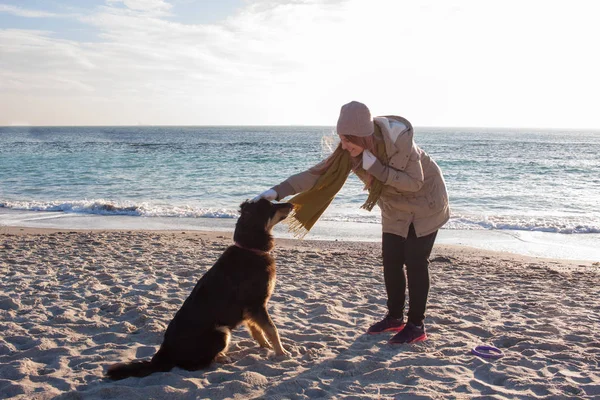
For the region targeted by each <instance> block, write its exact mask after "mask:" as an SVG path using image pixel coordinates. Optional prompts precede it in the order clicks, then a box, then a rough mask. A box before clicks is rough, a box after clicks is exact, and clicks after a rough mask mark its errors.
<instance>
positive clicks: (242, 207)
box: [240, 200, 250, 214]
mask: <svg viewBox="0 0 600 400" xmlns="http://www.w3.org/2000/svg"><path fill="white" fill-rule="evenodd" d="M249 204H250V201H249V200H246V201H244V202H243V203H242V204H240V214H243V213H244V209H245V208H247V207H248V205H249Z"/></svg>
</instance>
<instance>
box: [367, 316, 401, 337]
mask: <svg viewBox="0 0 600 400" xmlns="http://www.w3.org/2000/svg"><path fill="white" fill-rule="evenodd" d="M402 329H404V319H403V318H394V317H390V316H389V315H386V316H385V318H383V319H382V320H381V321H379V322H377V323H375V324H373V325H371V326H370V327H369V329H368V330H367V333H368V334H370V335H375V334H377V333H383V332H400V331H402Z"/></svg>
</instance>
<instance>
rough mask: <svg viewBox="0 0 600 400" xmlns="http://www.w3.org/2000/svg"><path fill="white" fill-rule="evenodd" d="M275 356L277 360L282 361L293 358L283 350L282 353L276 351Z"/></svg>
mask: <svg viewBox="0 0 600 400" xmlns="http://www.w3.org/2000/svg"><path fill="white" fill-rule="evenodd" d="M275 356H276V358H277V359H281V360H287V359H290V358H292V354H291V353H290V352H289V351H287V350H285V349H281V350H280V351H276V352H275Z"/></svg>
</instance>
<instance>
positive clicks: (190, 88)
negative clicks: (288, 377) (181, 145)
mask: <svg viewBox="0 0 600 400" xmlns="http://www.w3.org/2000/svg"><path fill="white" fill-rule="evenodd" d="M598 15H600V2H598V1H595V0H564V1H561V0H557V1H555V0H516V1H515V0H502V1H499V0H496V1H494V0H488V1H482V0H421V1H414V0H410V1H405V0H280V1H276V0H213V1H208V0H207V1H203V0H64V1H59V0H0V126H10V125H327V126H333V125H335V123H336V121H337V117H338V114H339V109H340V107H341V105H343V104H344V103H347V102H349V101H352V100H357V101H361V102H363V103H365V104H367V105H368V106H369V108H370V109H371V112H372V114H373V115H390V114H392V115H402V116H404V117H405V118H407V119H409V120H410V121H411V122H412V123H413V125H415V126H455V127H523V128H561V129H564V128H573V129H600V112H599V110H600V51H599V50H598V48H599V44H598V43H599V41H598V38H600V24H599V23H598V21H597V18H598Z"/></svg>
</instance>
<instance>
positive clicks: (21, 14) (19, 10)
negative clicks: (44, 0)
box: [0, 4, 62, 18]
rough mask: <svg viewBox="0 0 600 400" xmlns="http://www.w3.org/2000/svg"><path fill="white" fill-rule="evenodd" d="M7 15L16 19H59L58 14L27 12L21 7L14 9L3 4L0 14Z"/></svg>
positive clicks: (0, 7) (39, 11)
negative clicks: (14, 16)
mask: <svg viewBox="0 0 600 400" xmlns="http://www.w3.org/2000/svg"><path fill="white" fill-rule="evenodd" d="M3 12H4V13H7V14H12V15H16V16H18V17H27V18H52V17H61V16H62V15H60V14H55V13H51V12H47V11H41V10H28V9H25V8H21V7H14V6H9V5H5V4H0V13H3Z"/></svg>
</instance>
